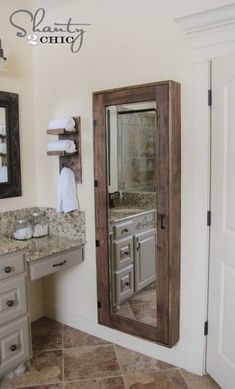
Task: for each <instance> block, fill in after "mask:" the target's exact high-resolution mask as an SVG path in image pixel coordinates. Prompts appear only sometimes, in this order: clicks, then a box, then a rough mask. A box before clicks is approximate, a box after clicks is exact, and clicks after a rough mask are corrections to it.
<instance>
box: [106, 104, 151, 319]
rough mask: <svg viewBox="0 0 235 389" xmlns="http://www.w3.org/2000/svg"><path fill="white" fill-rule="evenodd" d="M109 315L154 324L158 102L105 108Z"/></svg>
mask: <svg viewBox="0 0 235 389" xmlns="http://www.w3.org/2000/svg"><path fill="white" fill-rule="evenodd" d="M106 140H107V172H108V192H109V212H108V215H109V231H110V235H109V243H110V245H109V274H110V277H109V282H110V311H111V312H112V313H113V314H115V315H119V316H122V317H125V318H128V319H131V320H134V321H138V322H141V323H145V324H149V325H152V326H156V325H157V301H156V169H155V166H156V162H155V158H156V153H157V150H156V102H155V101H150V102H140V103H131V104H122V105H115V106H108V107H106Z"/></svg>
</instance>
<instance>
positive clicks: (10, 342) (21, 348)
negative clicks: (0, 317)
mask: <svg viewBox="0 0 235 389" xmlns="http://www.w3.org/2000/svg"><path fill="white" fill-rule="evenodd" d="M29 357H30V343H29V322H28V316H24V317H23V318H21V319H19V320H16V321H14V322H12V323H10V324H9V323H8V324H7V325H6V326H4V327H1V328H0V375H2V374H5V373H6V372H7V371H8V370H11V369H14V368H15V367H17V365H18V364H19V363H21V362H23V361H24V360H26V359H27V358H29Z"/></svg>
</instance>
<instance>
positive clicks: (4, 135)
mask: <svg viewBox="0 0 235 389" xmlns="http://www.w3.org/2000/svg"><path fill="white" fill-rule="evenodd" d="M20 195H21V173H20V140H19V112H18V95H17V94H16V93H9V92H1V91H0V198H6V197H15V196H20Z"/></svg>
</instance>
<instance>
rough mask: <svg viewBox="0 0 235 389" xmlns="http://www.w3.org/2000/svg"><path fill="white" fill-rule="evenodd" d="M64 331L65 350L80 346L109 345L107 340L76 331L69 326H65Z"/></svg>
mask: <svg viewBox="0 0 235 389" xmlns="http://www.w3.org/2000/svg"><path fill="white" fill-rule="evenodd" d="M63 331H64V348H70V347H72V348H75V347H80V346H96V345H101V344H109V342H107V341H106V340H103V339H101V338H97V337H96V336H92V335H90V334H87V333H85V332H82V331H79V330H76V329H75V328H72V327H69V326H65V325H64V326H63Z"/></svg>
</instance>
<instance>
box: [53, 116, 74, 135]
mask: <svg viewBox="0 0 235 389" xmlns="http://www.w3.org/2000/svg"><path fill="white" fill-rule="evenodd" d="M48 128H49V130H56V129H57V128H64V129H65V130H66V131H71V132H72V131H75V121H74V120H73V118H60V119H54V120H51V121H50V123H49V125H48Z"/></svg>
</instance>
